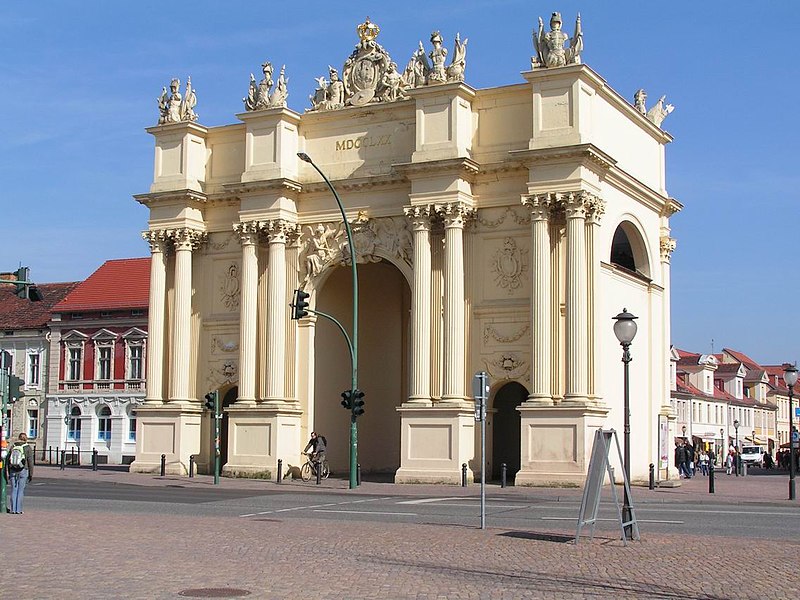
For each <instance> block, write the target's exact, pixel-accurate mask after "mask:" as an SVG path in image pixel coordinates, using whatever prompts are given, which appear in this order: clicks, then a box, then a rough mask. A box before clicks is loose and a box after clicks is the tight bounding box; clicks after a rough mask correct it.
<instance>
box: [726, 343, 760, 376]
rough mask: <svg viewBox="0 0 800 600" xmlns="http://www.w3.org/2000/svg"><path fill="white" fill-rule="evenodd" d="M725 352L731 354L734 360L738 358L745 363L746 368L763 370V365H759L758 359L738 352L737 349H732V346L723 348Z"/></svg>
mask: <svg viewBox="0 0 800 600" xmlns="http://www.w3.org/2000/svg"><path fill="white" fill-rule="evenodd" d="M722 351H723V352H726V353H727V354H729V355H730V356H731V357H732V358H733V359H734V360H738V361H739V362H740V363H742V364H744V366H745V368H747V369H748V370H749V369H754V370H756V371H758V370H761V365H759V364H758V363H757V362H756V361H754V360H753V359H752V358H750V357H749V356H747V355H746V354H744V353H743V352H737V351H736V350H731V349H730V348H723V349H722Z"/></svg>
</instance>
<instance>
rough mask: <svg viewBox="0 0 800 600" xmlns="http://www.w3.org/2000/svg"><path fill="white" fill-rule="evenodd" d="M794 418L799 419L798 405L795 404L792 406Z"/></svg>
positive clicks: (799, 409)
mask: <svg viewBox="0 0 800 600" xmlns="http://www.w3.org/2000/svg"><path fill="white" fill-rule="evenodd" d="M794 418H795V419H800V406H795V407H794Z"/></svg>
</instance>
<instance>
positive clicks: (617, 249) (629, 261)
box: [609, 221, 652, 279]
mask: <svg viewBox="0 0 800 600" xmlns="http://www.w3.org/2000/svg"><path fill="white" fill-rule="evenodd" d="M610 254H611V256H610V259H609V262H610V263H611V264H612V265H614V266H615V267H619V268H622V269H624V270H626V271H630V272H631V273H635V274H637V275H639V276H641V277H646V278H647V279H651V278H652V276H651V269H650V258H649V256H648V253H647V244H646V243H645V241H644V237H643V236H642V234H641V232H640V231H639V228H638V227H637V226H636V225H635V224H634V223H632V222H631V221H622V222H621V223H620V224H619V225H618V226H617V229H616V231H614V237H613V238H612V240H611V252H610Z"/></svg>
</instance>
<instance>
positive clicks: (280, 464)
mask: <svg viewBox="0 0 800 600" xmlns="http://www.w3.org/2000/svg"><path fill="white" fill-rule="evenodd" d="M282 480H283V459H282V458H279V459H278V480H277V481H276V482H275V483H280V482H281V481H282Z"/></svg>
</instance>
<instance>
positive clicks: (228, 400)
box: [211, 386, 239, 473]
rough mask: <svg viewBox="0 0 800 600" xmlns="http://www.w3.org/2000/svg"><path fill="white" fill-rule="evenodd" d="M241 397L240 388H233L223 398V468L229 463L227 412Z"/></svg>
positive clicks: (221, 455) (212, 439)
mask: <svg viewBox="0 0 800 600" xmlns="http://www.w3.org/2000/svg"><path fill="white" fill-rule="evenodd" d="M238 397H239V386H233V387H232V388H231V389H229V390H228V391H227V392H225V395H224V396H223V397H222V403H221V404H222V406H221V409H222V421H221V422H220V424H219V425H220V431H219V464H220V468H222V467H223V466H224V465H225V464H227V462H228V413H227V411H226V410H225V409H226V408H227V407H228V406H230V405H231V404H233V403H234V402H236V399H237V398H238ZM211 465H212V466H211V472H212V473H213V472H214V466H213V465H214V422H213V421H212V422H211Z"/></svg>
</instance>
